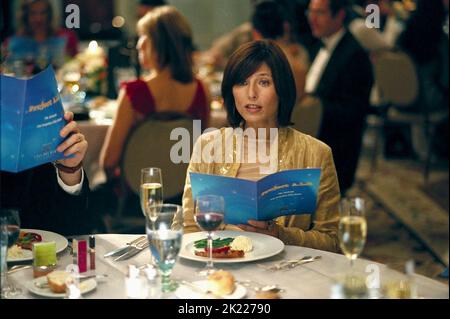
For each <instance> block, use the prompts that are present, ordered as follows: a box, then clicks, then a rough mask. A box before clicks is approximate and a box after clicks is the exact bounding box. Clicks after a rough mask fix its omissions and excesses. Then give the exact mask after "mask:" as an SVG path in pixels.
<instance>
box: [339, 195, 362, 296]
mask: <svg viewBox="0 0 450 319" xmlns="http://www.w3.org/2000/svg"><path fill="white" fill-rule="evenodd" d="M338 235H339V244H340V246H341V249H342V252H343V253H344V255H345V256H346V257H347V258H348V259H349V260H350V271H349V272H348V273H347V274H346V275H345V276H344V278H343V279H342V280H343V282H342V284H343V289H344V290H343V291H344V294H345V295H346V297H348V298H363V297H364V296H365V295H366V293H367V287H366V280H365V277H364V276H362V275H357V274H356V273H355V269H354V262H355V260H356V259H357V258H358V256H359V255H360V254H361V252H362V250H363V248H364V245H365V242H366V236H367V222H366V218H365V206H364V199H362V198H360V197H354V198H344V199H342V200H341V203H340V219H339V232H338Z"/></svg>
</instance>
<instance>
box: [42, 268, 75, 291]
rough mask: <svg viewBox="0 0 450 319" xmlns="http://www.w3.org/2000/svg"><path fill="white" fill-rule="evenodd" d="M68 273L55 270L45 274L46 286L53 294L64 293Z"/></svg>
mask: <svg viewBox="0 0 450 319" xmlns="http://www.w3.org/2000/svg"><path fill="white" fill-rule="evenodd" d="M69 276H70V273H68V272H66V271H61V270H55V271H52V272H51V273H49V274H47V282H48V286H49V287H50V289H51V290H52V291H53V292H54V293H64V292H66V280H67V277H69Z"/></svg>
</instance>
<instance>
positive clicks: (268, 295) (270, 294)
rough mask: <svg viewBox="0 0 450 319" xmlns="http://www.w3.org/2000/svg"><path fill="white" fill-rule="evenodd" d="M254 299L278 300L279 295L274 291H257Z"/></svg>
mask: <svg viewBox="0 0 450 319" xmlns="http://www.w3.org/2000/svg"><path fill="white" fill-rule="evenodd" d="M255 299H280V295H279V294H278V293H277V292H275V291H258V292H256V296H255Z"/></svg>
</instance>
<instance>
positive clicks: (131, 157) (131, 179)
mask: <svg viewBox="0 0 450 319" xmlns="http://www.w3.org/2000/svg"><path fill="white" fill-rule="evenodd" d="M177 128H181V129H182V130H183V131H184V132H186V133H188V137H189V140H188V141H187V142H189V146H190V147H189V148H188V150H189V154H188V156H187V161H186V162H184V161H182V162H180V163H174V162H173V161H172V160H171V151H172V152H173V150H172V147H173V146H174V145H175V144H176V143H179V140H178V139H180V137H179V136H174V138H177V140H171V132H173V130H174V129H177ZM192 133H193V120H192V118H190V117H188V116H186V115H184V114H180V113H175V112H161V113H155V114H153V115H151V116H150V117H149V118H147V119H146V120H145V121H143V122H142V123H140V124H139V125H137V126H136V127H135V128H134V129H133V130H132V131H131V133H130V134H129V135H128V137H127V140H126V143H125V147H124V150H123V153H122V157H121V161H120V171H121V182H120V184H121V190H122V191H121V194H122V195H121V196H120V198H119V205H118V211H117V213H116V216H115V220H114V221H113V226H112V227H113V228H116V229H118V228H119V229H121V230H124V229H127V228H133V227H134V228H136V227H140V226H142V227H144V226H145V219H144V218H143V216H142V218H140V217H130V214H127V210H128V209H129V207H127V206H126V204H127V199H128V198H129V197H130V196H132V195H133V194H134V195H137V196H138V197H139V194H140V183H141V181H140V177H141V169H142V168H145V167H159V168H161V171H162V178H163V196H164V202H169V203H178V204H180V203H181V197H182V195H183V191H184V183H185V178H186V171H187V167H188V165H189V159H190V149H191V148H192ZM175 135H176V134H175ZM174 149H175V148H174ZM136 206H137V205H136ZM127 215H128V216H127ZM116 231H117V230H116Z"/></svg>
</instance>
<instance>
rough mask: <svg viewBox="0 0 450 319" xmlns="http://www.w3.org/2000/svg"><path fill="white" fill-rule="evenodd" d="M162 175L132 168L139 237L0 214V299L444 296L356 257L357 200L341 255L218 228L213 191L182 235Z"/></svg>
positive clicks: (362, 236) (345, 204)
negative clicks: (28, 225) (56, 227)
mask: <svg viewBox="0 0 450 319" xmlns="http://www.w3.org/2000/svg"><path fill="white" fill-rule="evenodd" d="M162 174H163V172H162V171H161V170H160V169H159V168H157V167H148V168H144V169H142V171H141V186H140V189H141V194H140V195H141V209H142V212H143V215H144V216H145V219H146V226H145V229H143V233H142V234H137V235H127V234H95V235H92V234H89V235H86V236H74V237H71V238H65V237H64V236H61V235H60V234H57V233H54V232H50V231H45V230H38V229H20V217H19V215H18V212H17V211H14V210H2V215H1V216H0V221H1V227H0V229H1V236H0V239H1V247H2V254H1V256H2V260H1V265H2V267H1V270H2V298H68V299H78V298H86V299H105V298H106V299H127V298H128V299H241V298H246V299H247V298H249V299H253V298H263V299H317V298H319V299H330V298H332V299H344V298H345V299H347V298H352V299H353V298H355V299H356V298H358V299H361V298H362V299H379V298H408V299H411V298H444V299H448V297H449V291H448V286H446V285H444V284H442V283H439V282H437V281H435V280H432V279H430V278H427V277H424V276H421V275H419V274H416V273H415V272H414V263H413V262H409V263H408V264H407V267H406V272H405V273H401V272H398V271H396V270H393V269H390V268H389V267H388V266H386V265H383V264H380V263H377V262H374V261H370V260H365V259H362V258H357V257H358V255H359V254H360V253H361V251H362V250H363V248H364V245H365V240H366V234H367V227H366V222H365V217H364V216H365V214H364V212H365V205H364V201H363V200H362V199H361V198H346V199H344V200H343V201H342V202H341V208H340V211H341V217H340V223H339V237H340V239H341V240H340V244H341V249H342V251H343V252H344V254H343V255H342V254H338V253H332V252H328V251H322V250H318V249H312V248H307V247H300V246H291V245H286V244H285V243H283V242H282V241H280V240H279V239H278V238H275V237H272V236H269V235H266V234H262V233H254V232H246V231H230V230H218V229H219V227H220V225H221V224H222V221H223V219H224V212H225V202H224V199H223V197H222V196H218V195H199V196H197V197H196V199H195V201H194V202H195V204H194V219H195V221H196V223H197V225H198V226H199V227H200V229H201V231H199V232H193V233H184V229H183V209H182V207H181V206H179V205H175V204H168V203H163V189H164V187H163V186H164V185H163V183H162V180H163V179H162ZM16 246H17V247H18V248H17V247H16ZM7 248H10V249H9V250H8V253H9V254H8V255H7V258H5V255H6V254H4V253H3V252H6V251H7ZM30 251H31V253H30ZM30 263H31V265H30Z"/></svg>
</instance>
